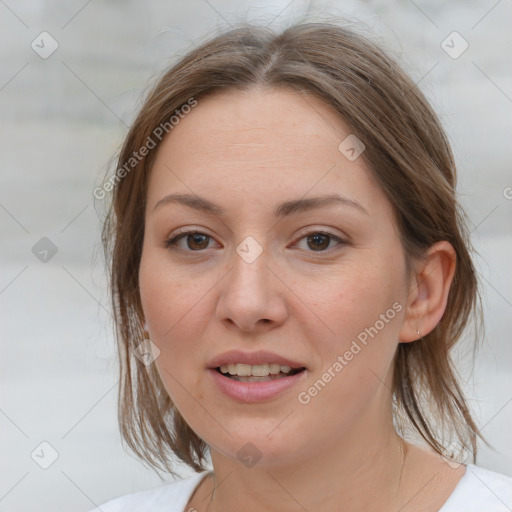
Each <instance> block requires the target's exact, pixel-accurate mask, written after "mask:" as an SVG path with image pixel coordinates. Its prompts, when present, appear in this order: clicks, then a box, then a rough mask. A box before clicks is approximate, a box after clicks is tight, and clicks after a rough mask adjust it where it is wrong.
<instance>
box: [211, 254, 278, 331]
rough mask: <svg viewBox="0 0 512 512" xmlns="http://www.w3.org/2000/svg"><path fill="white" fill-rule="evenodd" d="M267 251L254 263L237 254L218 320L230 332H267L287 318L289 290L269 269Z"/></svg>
mask: <svg viewBox="0 0 512 512" xmlns="http://www.w3.org/2000/svg"><path fill="white" fill-rule="evenodd" d="M268 264H269V261H268V258H267V256H266V254H265V251H264V252H263V253H262V254H261V255H260V256H259V257H258V258H257V259H256V260H255V261H252V262H248V261H246V260H245V259H244V258H242V257H241V256H240V255H239V254H238V253H236V252H235V253H234V255H233V266H232V269H231V271H230V272H229V274H228V275H227V276H226V279H223V280H222V282H221V283H219V284H221V289H220V292H219V293H220V295H219V300H218V304H217V311H216V314H217V317H218V319H219V320H220V321H221V322H222V323H223V324H225V326H226V327H228V328H229V329H233V328H237V329H239V330H240V331H243V332H247V333H257V332H265V331H267V330H271V329H274V328H276V327H277V326H279V325H281V324H282V323H283V322H284V321H285V320H286V318H287V315H288V312H287V307H286V296H285V295H286V290H287V288H286V287H285V286H284V285H283V283H282V281H281V280H280V279H279V278H278V277H277V276H276V275H275V270H273V269H271V268H270V267H269V266H268Z"/></svg>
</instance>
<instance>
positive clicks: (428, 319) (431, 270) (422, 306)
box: [398, 241, 457, 343]
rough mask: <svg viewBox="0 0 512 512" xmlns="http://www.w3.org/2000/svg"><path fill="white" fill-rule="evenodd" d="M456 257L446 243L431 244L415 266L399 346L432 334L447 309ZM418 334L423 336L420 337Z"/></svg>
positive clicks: (453, 250) (449, 245)
mask: <svg viewBox="0 0 512 512" xmlns="http://www.w3.org/2000/svg"><path fill="white" fill-rule="evenodd" d="M456 260H457V256H456V253H455V249H454V248H453V246H452V245H451V244H450V243H449V242H446V241H441V242H437V243H435V244H434V245H432V246H431V247H430V248H429V249H428V251H427V253H426V255H425V258H422V259H421V260H419V261H418V262H417V263H416V265H415V267H416V268H415V271H414V275H413V276H412V277H411V285H410V287H409V295H408V298H407V301H406V304H407V305H406V311H405V316H404V322H403V324H402V327H401V329H400V332H399V335H398V341H399V343H408V342H411V341H414V340H417V339H419V338H422V337H423V336H426V335H427V334H428V333H429V332H431V331H432V330H433V329H434V327H435V326H436V325H437V324H438V323H439V321H440V320H441V318H442V316H443V314H444V311H445V309H446V303H447V301H448V293H449V291H450V286H451V284H452V280H453V275H454V273H455V265H456ZM418 331H419V333H420V334H418Z"/></svg>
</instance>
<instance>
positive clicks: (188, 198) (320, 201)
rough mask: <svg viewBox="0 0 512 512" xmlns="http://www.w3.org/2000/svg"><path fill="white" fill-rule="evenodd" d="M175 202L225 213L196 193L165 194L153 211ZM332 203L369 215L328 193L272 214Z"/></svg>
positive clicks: (355, 204) (294, 201) (281, 207)
mask: <svg viewBox="0 0 512 512" xmlns="http://www.w3.org/2000/svg"><path fill="white" fill-rule="evenodd" d="M175 203H177V204H181V205H184V206H188V207H190V208H194V209H195V210H198V211H201V212H205V213H211V214H213V215H216V216H221V215H224V214H225V213H226V210H225V209H224V208H222V207H221V206H219V205H218V204H216V203H213V202H212V201H210V200H208V199H206V198H204V197H200V196H198V195H196V194H169V195H166V196H165V197H163V198H162V199H160V201H158V202H157V203H156V205H155V207H154V208H153V211H155V210H156V209H157V208H159V207H160V206H163V205H165V204H175ZM333 204H338V205H344V206H350V207H352V208H355V209H357V210H359V211H360V212H362V213H364V214H366V215H369V213H368V212H367V211H366V209H365V208H364V207H363V205H362V204H360V203H358V202H357V201H355V200H353V199H349V198H348V197H344V196H342V195H339V194H329V195H325V196H318V197H310V198H307V199H304V198H302V199H292V200H290V201H285V202H283V203H281V204H280V205H278V206H277V208H276V209H275V210H274V215H275V216H276V217H278V218H280V217H286V216H288V215H292V214H294V213H302V212H306V211H310V210H313V209H315V208H321V207H325V206H330V205H333Z"/></svg>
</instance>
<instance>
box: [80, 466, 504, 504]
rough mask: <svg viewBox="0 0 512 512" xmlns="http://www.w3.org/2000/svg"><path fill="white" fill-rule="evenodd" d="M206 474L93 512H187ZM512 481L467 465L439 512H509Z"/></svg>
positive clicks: (118, 501) (112, 501)
mask: <svg viewBox="0 0 512 512" xmlns="http://www.w3.org/2000/svg"><path fill="white" fill-rule="evenodd" d="M208 473H209V472H208V471H203V472H202V473H198V474H196V475H193V476H191V477H189V478H185V479H183V480H178V481H176V482H172V483H170V484H166V485H164V486H161V487H157V488H156V489H151V490H149V491H142V492H136V493H133V494H127V495H125V496H121V497H119V498H115V499H113V500H111V501H108V502H107V503H104V504H103V505H100V506H99V508H95V509H94V510H91V511H90V512H97V511H101V512H188V511H187V510H185V507H186V506H187V503H188V502H189V500H190V497H191V496H192V494H193V492H194V491H195V489H196V487H198V486H199V483H200V482H201V480H202V479H203V478H204V477H205V476H206V475H207V474H208ZM511 510H512V477H509V476H506V475H503V474H501V473H495V472H494V471H490V470H488V469H485V468H481V467H479V466H475V465H473V464H468V465H467V467H466V473H465V474H464V476H463V477H462V478H461V480H460V481H459V483H458V484H457V487H455V489H454V491H453V492H452V494H451V495H450V497H449V498H448V500H447V501H446V502H445V503H444V505H443V506H442V507H441V508H440V509H439V511H438V512H510V511H511Z"/></svg>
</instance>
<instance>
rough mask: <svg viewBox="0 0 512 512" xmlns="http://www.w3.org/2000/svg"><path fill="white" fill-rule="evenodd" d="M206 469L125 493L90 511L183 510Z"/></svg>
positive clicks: (172, 511)
mask: <svg viewBox="0 0 512 512" xmlns="http://www.w3.org/2000/svg"><path fill="white" fill-rule="evenodd" d="M207 474H208V472H207V471H204V472H202V473H198V474H196V475H193V476H191V477H188V478H185V479H182V480H177V481H176V482H172V483H170V484H166V485H163V486H161V487H157V488H156V489H150V490H148V491H140V492H136V493H132V494H126V495H124V496H120V497H118V498H114V499H112V500H110V501H107V502H106V503H103V504H102V505H99V506H97V507H96V508H95V509H92V510H90V512H98V511H100V510H101V512H147V511H148V510H151V512H184V509H185V507H186V505H187V503H188V501H189V499H190V497H191V496H192V494H193V492H194V490H195V488H196V487H197V486H198V485H199V482H200V481H201V480H202V479H203V478H204V477H205V476H206V475H207Z"/></svg>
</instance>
